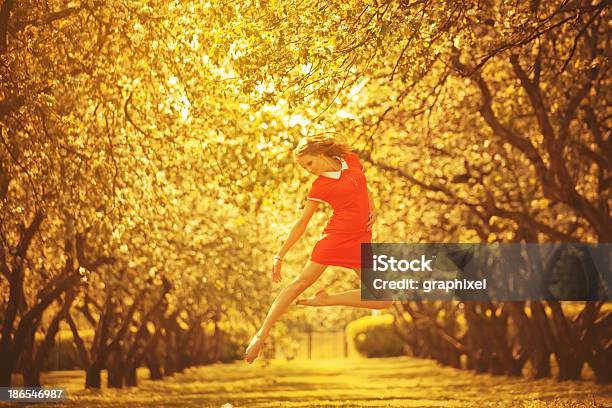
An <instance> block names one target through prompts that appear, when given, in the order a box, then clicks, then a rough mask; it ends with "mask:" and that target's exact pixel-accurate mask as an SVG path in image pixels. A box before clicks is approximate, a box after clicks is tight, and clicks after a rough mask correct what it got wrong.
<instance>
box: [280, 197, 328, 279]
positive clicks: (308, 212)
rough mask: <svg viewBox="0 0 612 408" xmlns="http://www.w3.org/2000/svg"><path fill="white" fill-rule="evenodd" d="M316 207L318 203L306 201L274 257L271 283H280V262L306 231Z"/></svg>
mask: <svg viewBox="0 0 612 408" xmlns="http://www.w3.org/2000/svg"><path fill="white" fill-rule="evenodd" d="M318 206H319V202H318V201H313V200H306V204H305V205H304V210H303V211H302V216H301V217H300V219H299V220H297V222H296V223H295V224H294V225H293V228H291V232H290V233H289V236H288V237H287V239H286V240H285V243H284V244H283V246H282V247H281V249H280V251H278V254H277V255H276V256H275V257H274V262H273V263H272V281H274V282H277V283H278V282H280V281H281V279H282V275H281V261H282V259H283V257H284V256H285V254H286V253H287V252H289V250H290V249H291V247H292V246H293V244H295V243H296V242H297V241H298V240H299V239H300V237H301V236H302V234H303V233H304V231H306V226H307V225H308V221H310V218H311V217H312V214H314V212H315V211H316V210H317V207H318Z"/></svg>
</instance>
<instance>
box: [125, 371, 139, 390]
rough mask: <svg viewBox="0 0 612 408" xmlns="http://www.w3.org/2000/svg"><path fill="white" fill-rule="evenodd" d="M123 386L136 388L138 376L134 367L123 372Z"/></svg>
mask: <svg viewBox="0 0 612 408" xmlns="http://www.w3.org/2000/svg"><path fill="white" fill-rule="evenodd" d="M125 385H126V386H127V387H138V376H137V375H136V367H130V368H128V369H127V370H126V372H125Z"/></svg>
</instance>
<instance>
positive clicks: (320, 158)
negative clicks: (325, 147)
mask: <svg viewBox="0 0 612 408" xmlns="http://www.w3.org/2000/svg"><path fill="white" fill-rule="evenodd" d="M296 160H297V162H298V164H299V165H300V166H302V167H303V168H304V169H306V171H307V172H309V173H312V174H314V175H315V176H318V175H320V174H321V173H324V172H326V171H333V170H337V169H335V168H334V166H333V163H332V162H331V161H330V159H329V158H327V157H326V156H325V155H324V154H317V155H312V154H304V155H302V156H300V157H298V158H297V159H296Z"/></svg>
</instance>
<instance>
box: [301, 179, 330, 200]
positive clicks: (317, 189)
mask: <svg viewBox="0 0 612 408" xmlns="http://www.w3.org/2000/svg"><path fill="white" fill-rule="evenodd" d="M318 180H319V179H316V180H315V181H314V182H313V183H312V186H311V187H310V191H308V194H307V195H306V199H307V200H313V201H319V202H325V201H326V198H327V192H328V191H327V189H326V188H325V186H324V185H323V184H321V183H318V182H317V181H318Z"/></svg>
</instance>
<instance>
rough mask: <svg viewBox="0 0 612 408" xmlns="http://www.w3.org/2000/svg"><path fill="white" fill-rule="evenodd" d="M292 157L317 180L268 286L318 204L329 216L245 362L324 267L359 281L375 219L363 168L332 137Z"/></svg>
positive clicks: (328, 298) (357, 303)
mask: <svg viewBox="0 0 612 408" xmlns="http://www.w3.org/2000/svg"><path fill="white" fill-rule="evenodd" d="M293 153H294V156H295V159H296V161H297V162H298V164H299V165H300V166H302V167H303V168H304V169H306V170H307V171H308V172H309V173H312V174H314V175H315V176H317V178H316V179H315V180H314V182H313V183H312V186H311V188H310V191H309V192H308V195H307V197H306V204H305V206H304V210H303V212H302V215H301V217H300V219H299V220H298V221H297V222H296V223H295V225H294V226H293V229H292V230H291V232H290V233H289V236H288V237H287V240H286V241H285V243H284V245H283V246H282V247H281V249H280V250H279V251H278V254H277V255H276V256H275V257H274V261H273V264H272V280H273V281H274V282H280V281H281V279H282V275H281V267H282V261H283V257H284V256H285V254H286V253H287V252H288V251H289V249H290V248H291V247H292V246H293V245H294V244H295V243H296V242H297V241H298V240H299V239H300V237H301V236H302V234H303V233H304V231H305V230H306V227H307V225H308V222H309V221H310V218H311V217H312V215H313V214H314V212H315V211H316V209H317V207H318V206H319V204H320V203H327V204H329V205H331V207H332V208H333V210H334V211H333V215H332V216H331V218H330V220H329V221H328V223H327V225H326V226H325V229H324V230H323V234H322V235H321V238H320V239H319V240H318V241H317V243H316V244H315V246H314V248H313V250H312V253H311V255H310V260H309V261H308V263H306V266H305V267H304V269H303V270H302V272H301V274H300V275H299V276H298V277H297V278H295V279H294V280H293V281H292V282H291V283H289V285H287V286H285V287H284V288H283V289H282V290H281V292H280V293H279V294H278V296H277V297H276V299H275V300H274V303H272V306H271V307H270V310H269V311H268V314H267V316H266V318H265V320H264V322H263V324H262V326H261V328H260V329H259V331H258V332H257V333H256V334H255V336H253V338H252V339H251V342H250V343H249V346H248V347H247V349H246V352H245V356H244V358H245V360H246V361H247V362H249V363H252V362H253V361H255V359H256V358H257V356H258V355H259V352H260V351H261V348H262V347H263V344H264V342H265V340H266V338H267V337H268V335H269V334H270V330H271V329H272V326H273V325H274V323H275V322H276V321H277V320H278V319H279V318H280V317H281V315H282V314H283V313H284V312H285V311H286V310H287V308H288V307H289V305H290V304H291V303H292V302H293V301H294V300H295V299H296V298H297V297H298V296H299V295H300V294H302V292H304V291H305V290H306V289H308V288H309V287H310V286H311V285H312V284H313V283H315V282H316V280H317V279H318V278H319V276H321V274H322V273H323V271H325V269H326V268H327V267H328V266H331V265H335V266H342V267H345V268H350V269H353V270H354V271H355V272H356V273H357V276H358V277H361V243H362V242H363V243H367V242H371V241H372V224H373V223H374V221H375V220H376V211H375V210H374V202H373V201H372V196H371V194H370V191H369V189H368V187H367V185H366V179H365V176H364V174H363V166H362V165H361V162H360V161H359V159H358V158H357V156H356V155H355V154H354V153H352V152H351V148H350V147H349V146H348V145H347V144H346V143H344V142H342V141H341V140H339V139H337V138H334V137H333V136H330V135H317V136H312V137H308V138H305V139H302V140H301V141H300V143H299V144H298V146H297V147H296V148H295V150H294V151H293ZM296 304H298V305H305V306H353V307H362V308H368V309H385V308H387V307H389V306H391V301H364V300H361V291H360V290H359V289H355V290H350V291H347V292H343V293H338V294H333V295H330V294H327V293H326V292H325V291H324V290H320V291H318V292H317V293H316V294H315V296H314V297H312V298H307V299H301V300H298V301H297V302H296Z"/></svg>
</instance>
